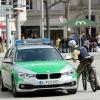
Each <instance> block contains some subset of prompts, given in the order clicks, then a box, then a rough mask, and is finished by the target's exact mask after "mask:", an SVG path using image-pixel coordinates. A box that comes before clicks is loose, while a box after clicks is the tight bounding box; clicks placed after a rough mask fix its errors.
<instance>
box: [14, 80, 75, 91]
mask: <svg viewBox="0 0 100 100" xmlns="http://www.w3.org/2000/svg"><path fill="white" fill-rule="evenodd" d="M48 89H50V90H70V89H77V79H72V78H71V79H69V80H68V79H54V80H31V79H30V80H23V81H19V82H18V84H17V85H16V90H17V92H33V91H37V90H48Z"/></svg>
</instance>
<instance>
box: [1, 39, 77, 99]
mask: <svg viewBox="0 0 100 100" xmlns="http://www.w3.org/2000/svg"><path fill="white" fill-rule="evenodd" d="M40 40H42V39H40ZM23 41H24V40H23ZM23 41H19V44H18V43H17V44H18V45H16V46H14V47H11V48H9V49H8V50H7V52H6V54H5V57H4V59H3V61H2V64H1V77H2V78H1V80H2V85H1V91H5V90H6V89H8V90H11V91H12V94H13V96H15V97H16V96H19V94H20V93H24V92H33V91H36V90H47V89H49V90H66V91H67V92H68V93H72V94H75V93H76V92H77V73H76V69H75V67H74V66H72V65H71V64H70V63H68V62H67V60H64V59H63V57H62V56H61V54H60V53H59V52H58V50H57V49H56V48H55V47H53V46H51V45H48V44H44V43H43V41H42V43H40V41H39V39H34V41H33V42H34V43H33V44H31V43H27V41H24V42H23ZM37 41H39V42H38V43H36V42H37ZM17 42H18V41H17ZM28 42H30V41H28Z"/></svg>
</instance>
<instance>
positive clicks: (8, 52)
mask: <svg viewBox="0 0 100 100" xmlns="http://www.w3.org/2000/svg"><path fill="white" fill-rule="evenodd" d="M10 51H11V49H8V50H7V52H6V54H5V57H4V59H6V58H8V57H9V54H10Z"/></svg>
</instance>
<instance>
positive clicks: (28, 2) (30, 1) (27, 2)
mask: <svg viewBox="0 0 100 100" xmlns="http://www.w3.org/2000/svg"><path fill="white" fill-rule="evenodd" d="M32 1H33V0H26V5H28V7H26V9H27V10H30V9H32Z"/></svg>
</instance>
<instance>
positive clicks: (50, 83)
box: [39, 80, 58, 85]
mask: <svg viewBox="0 0 100 100" xmlns="http://www.w3.org/2000/svg"><path fill="white" fill-rule="evenodd" d="M39 84H40V85H53V84H58V80H53V81H49V80H47V81H39Z"/></svg>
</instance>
